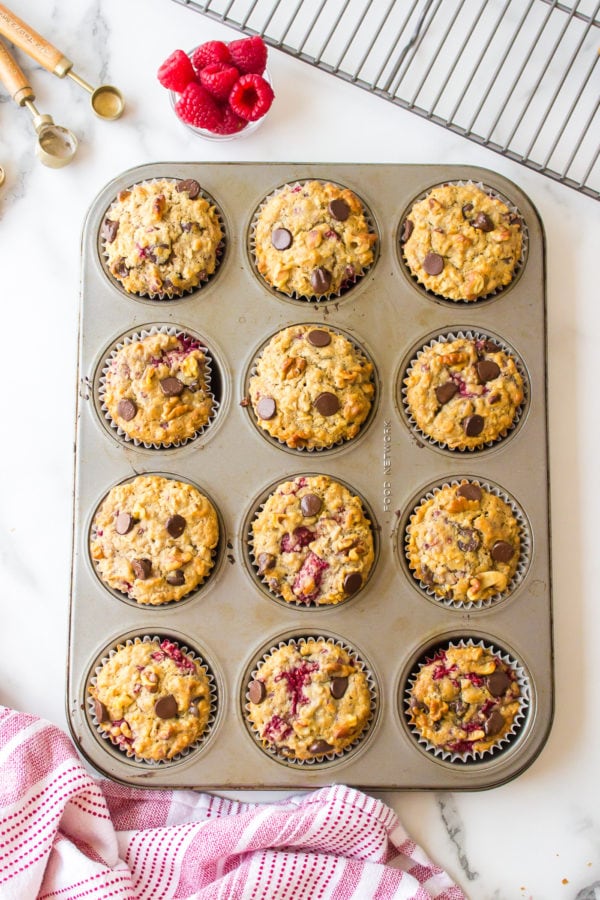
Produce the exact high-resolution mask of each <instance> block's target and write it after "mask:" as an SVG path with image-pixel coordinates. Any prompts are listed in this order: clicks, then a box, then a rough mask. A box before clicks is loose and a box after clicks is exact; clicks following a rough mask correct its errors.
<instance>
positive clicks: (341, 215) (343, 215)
mask: <svg viewBox="0 0 600 900" xmlns="http://www.w3.org/2000/svg"><path fill="white" fill-rule="evenodd" d="M329 212H330V213H331V215H332V216H333V218H334V219H337V220H338V222H345V221H346V219H347V218H348V216H349V215H350V207H349V206H348V204H347V203H346V201H345V200H342V198H341V197H340V198H338V199H336V200H330V201H329Z"/></svg>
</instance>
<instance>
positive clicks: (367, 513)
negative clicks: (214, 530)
mask: <svg viewBox="0 0 600 900" xmlns="http://www.w3.org/2000/svg"><path fill="white" fill-rule="evenodd" d="M323 474H325V473H323V472H301V473H300V474H298V475H290V476H289V478H285V479H284V480H282V481H278V482H276V483H275V484H272V485H271V486H270V487H269V488H268V489H267V491H266V493H265V492H263V494H261V497H262V498H263V499H262V500H259V501H258V503H254V504H253V506H252V511H251V513H250V515H249V516H248V517H247V520H246V522H247V524H246V527H245V528H244V535H245V542H244V550H245V553H246V558H247V561H248V562H249V567H250V570H251V571H252V575H253V577H254V579H255V581H256V582H257V584H259V585H260V586H261V588H262V589H263V591H264V593H265V594H267V595H268V597H269V598H270V599H271V600H274V601H276V602H277V603H279V604H280V605H281V606H283V607H285V608H287V609H298V610H311V611H312V612H315V611H317V610H325V609H339V608H340V607H341V606H344V605H345V604H346V603H349V602H350V601H351V600H355V599H356V597H358V596H359V595H360V594H362V592H363V591H364V590H365V588H366V587H367V585H368V583H369V581H370V579H371V577H372V575H373V572H374V571H375V567H376V565H377V560H378V558H379V540H378V530H377V527H376V520H375V514H374V513H373V510H372V509H371V507H370V506H369V505H368V504H367V502H366V500H365V499H364V497H363V496H362V494H359V492H358V491H356V490H355V489H354V488H353V487H352V486H351V485H349V484H347V482H345V481H342V480H341V478H337V477H333V476H332V475H327V476H326V477H328V478H330V479H331V481H336V482H337V483H338V484H341V485H342V486H343V487H345V488H346V489H347V490H348V491H350V493H351V494H352V495H353V496H355V497H358V499H359V500H360V505H361V510H362V513H363V515H364V517H365V519H366V520H367V522H368V523H369V526H370V528H371V540H372V542H373V562H372V564H371V568H370V569H369V571H368V572H367V573H366V575H365V578H364V581H363V583H362V585H361V587H360V588H359V589H358V590H357V591H355V592H354V593H353V594H348V596H347V597H345V598H344V599H342V600H339V601H338V602H337V603H316V602H315V601H309V602H308V603H305V602H303V601H302V600H286V599H285V597H282V596H281V595H280V594H277V593H275V591H272V590H271V589H270V587H269V580H268V578H267V577H265V576H262V575H260V574H259V571H258V569H259V566H258V562H257V560H256V556H255V553H254V541H253V538H252V526H253V525H254V522H255V521H256V519H257V518H258V516H259V515H260V513H261V512H262V511H263V509H264V506H265V503H266V502H267V500H268V499H269V498H270V497H271V496H272V494H273V493H274V491H276V490H277V488H278V487H279V485H280V484H285V482H286V481H295V480H296V479H297V478H311V477H315V476H318V475H323Z"/></svg>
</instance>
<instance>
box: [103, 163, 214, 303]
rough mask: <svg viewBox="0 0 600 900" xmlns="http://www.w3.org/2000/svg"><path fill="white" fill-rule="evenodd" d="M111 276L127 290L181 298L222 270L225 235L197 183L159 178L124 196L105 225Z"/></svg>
mask: <svg viewBox="0 0 600 900" xmlns="http://www.w3.org/2000/svg"><path fill="white" fill-rule="evenodd" d="M101 239H102V246H103V250H104V254H105V256H106V261H107V265H108V268H109V271H110V273H111V275H113V276H114V277H115V278H116V279H117V281H119V282H120V283H121V284H122V285H123V287H124V288H125V290H126V291H128V292H129V293H133V294H142V295H147V294H149V295H150V296H158V297H161V298H163V297H166V298H171V297H179V296H181V295H182V294H184V293H185V292H186V291H189V290H191V289H192V288H195V287H198V285H200V284H201V283H202V282H203V281H206V279H207V278H208V277H209V276H210V275H212V274H213V272H214V271H215V269H216V267H217V262H218V258H217V254H218V252H219V245H220V244H221V242H222V240H223V232H222V229H221V225H220V223H219V217H218V215H217V211H216V208H215V207H214V206H211V204H210V203H209V202H208V201H207V200H205V198H204V197H203V196H202V194H201V189H200V185H199V184H198V182H197V181H194V180H193V179H191V178H190V179H187V180H186V181H176V180H172V179H166V178H163V179H158V180H156V181H149V182H144V183H142V184H136V185H134V186H133V187H131V188H129V189H127V190H123V191H121V192H120V194H119V196H118V198H117V200H116V201H115V202H114V203H113V205H112V206H111V207H110V209H109V210H108V213H107V215H106V218H105V219H104V222H103V224H102V229H101Z"/></svg>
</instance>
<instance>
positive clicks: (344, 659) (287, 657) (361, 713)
mask: <svg viewBox="0 0 600 900" xmlns="http://www.w3.org/2000/svg"><path fill="white" fill-rule="evenodd" d="M253 675H254V677H253V680H252V681H251V682H250V684H249V686H248V692H247V698H248V703H247V704H246V711H247V714H248V719H249V721H250V723H251V725H252V728H253V729H254V731H255V733H256V734H257V736H258V737H259V738H260V740H261V742H262V744H263V746H265V747H266V748H267V749H271V750H275V751H276V752H277V753H278V754H280V755H281V756H284V757H286V758H289V759H294V760H310V759H315V758H317V757H323V756H326V755H328V754H337V753H340V752H341V751H343V750H345V749H346V748H348V747H349V746H350V745H351V744H352V743H354V741H356V740H357V739H358V738H359V737H360V736H361V734H362V733H363V732H364V730H365V728H366V727H367V725H368V723H369V720H370V718H371V692H370V688H369V682H368V679H367V675H366V673H365V672H364V671H363V669H362V667H361V665H360V664H359V663H358V662H357V660H356V659H355V658H354V657H352V655H351V654H350V653H348V652H347V651H346V650H345V649H344V648H342V647H341V646H340V645H339V644H335V643H333V641H327V640H324V639H322V638H318V639H314V638H308V639H307V640H305V641H304V640H301V641H293V640H292V641H290V642H289V643H286V644H284V645H282V646H280V647H279V648H278V649H276V650H273V651H272V652H271V653H270V654H269V655H268V656H267V657H266V658H264V659H263V661H262V662H261V663H260V665H259V666H258V669H257V671H256V672H255V673H253Z"/></svg>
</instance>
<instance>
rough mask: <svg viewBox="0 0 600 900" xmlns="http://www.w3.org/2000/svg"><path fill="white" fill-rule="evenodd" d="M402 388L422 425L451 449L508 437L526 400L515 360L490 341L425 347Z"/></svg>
mask: <svg viewBox="0 0 600 900" xmlns="http://www.w3.org/2000/svg"><path fill="white" fill-rule="evenodd" d="M404 384H405V385H406V402H407V404H408V408H409V410H410V413H411V415H412V417H413V418H414V420H415V422H416V423H417V425H418V427H419V428H420V429H421V431H423V432H424V433H425V434H426V435H428V436H429V437H431V438H433V439H434V440H436V441H439V442H440V443H441V444H446V445H447V446H448V447H450V448H451V449H464V448H467V447H469V448H474V447H481V446H483V445H484V444H486V443H487V442H489V441H494V440H496V439H497V438H498V437H501V436H503V435H505V434H506V432H507V430H508V429H509V428H510V427H511V425H512V424H513V421H514V419H515V416H516V414H517V411H518V409H519V407H520V406H521V404H522V402H523V397H524V394H523V379H522V378H521V375H520V373H519V370H518V369H517V366H516V364H515V361H514V359H513V357H512V356H509V354H508V353H507V352H506V351H504V350H503V349H502V348H501V347H499V346H498V345H497V344H495V343H494V342H493V341H491V340H486V339H475V340H473V339H469V338H458V339H456V340H454V341H436V342H435V343H434V344H432V345H430V346H428V347H425V348H424V350H423V351H422V352H421V353H420V354H419V355H418V357H417V359H416V361H415V362H414V364H413V365H412V367H411V369H410V371H409V372H408V376H407V378H406V379H405V382H404Z"/></svg>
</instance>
